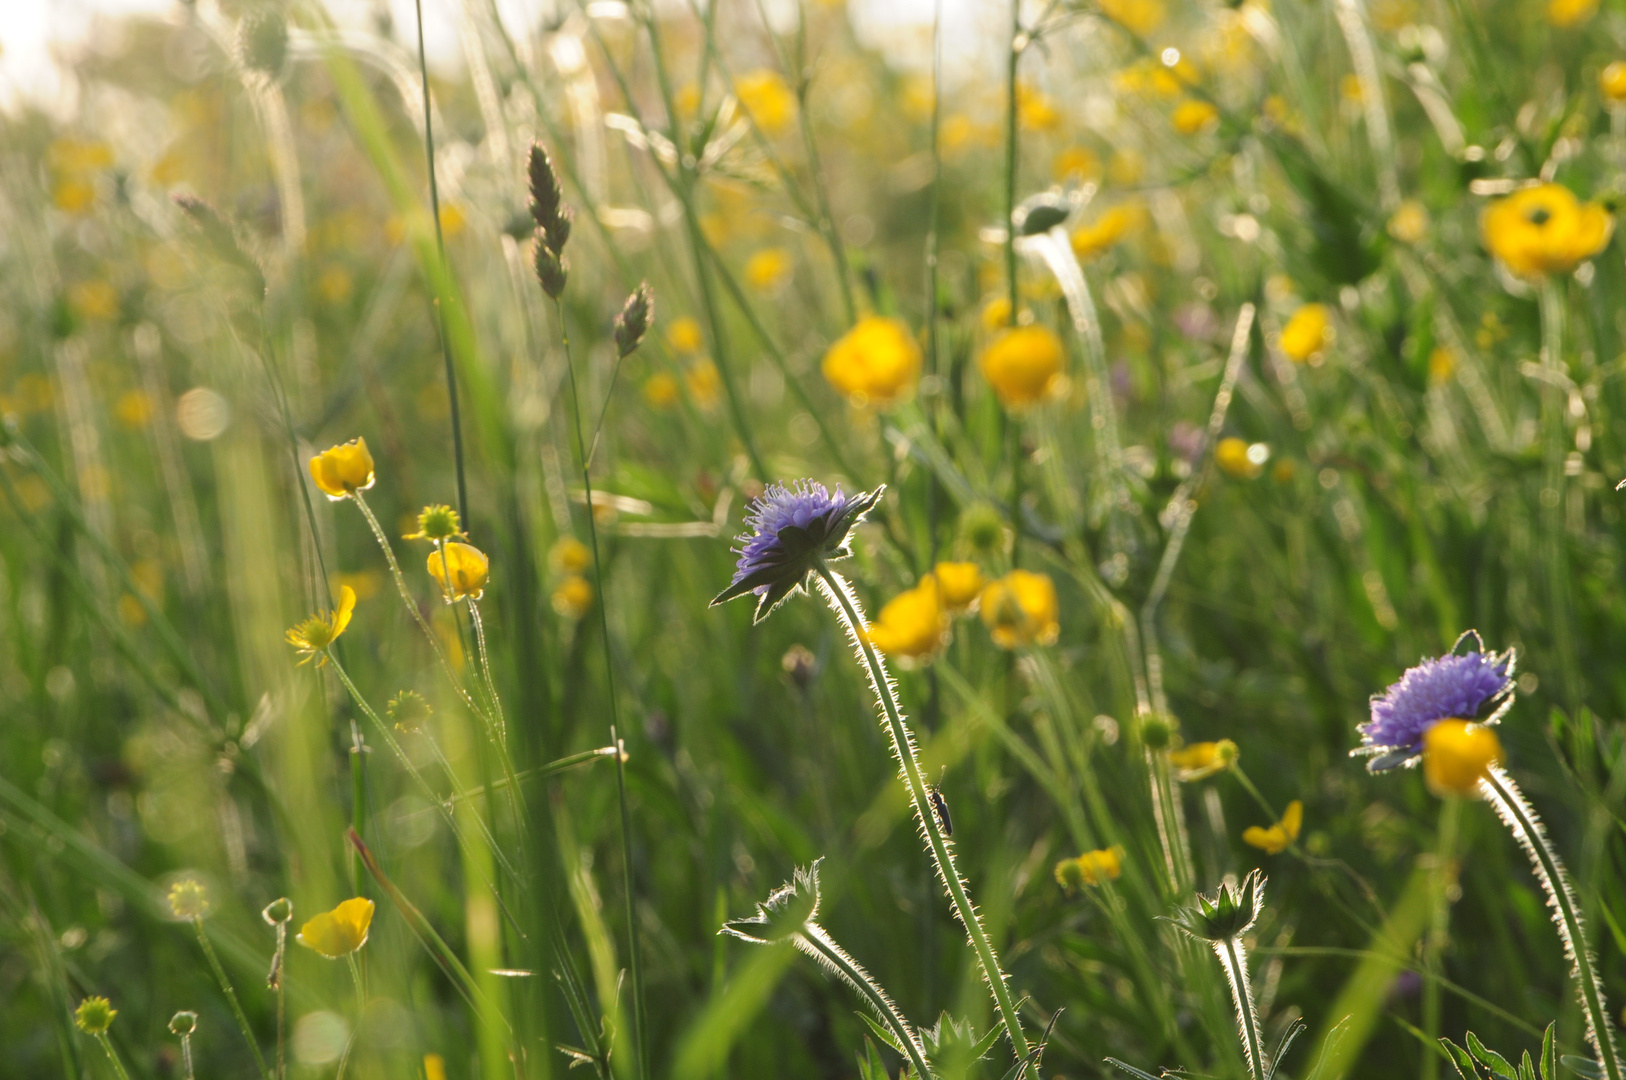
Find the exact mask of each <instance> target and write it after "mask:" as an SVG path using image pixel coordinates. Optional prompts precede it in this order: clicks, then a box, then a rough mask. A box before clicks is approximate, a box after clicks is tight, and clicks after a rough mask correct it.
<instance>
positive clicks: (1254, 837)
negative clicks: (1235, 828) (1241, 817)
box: [1242, 799, 1304, 855]
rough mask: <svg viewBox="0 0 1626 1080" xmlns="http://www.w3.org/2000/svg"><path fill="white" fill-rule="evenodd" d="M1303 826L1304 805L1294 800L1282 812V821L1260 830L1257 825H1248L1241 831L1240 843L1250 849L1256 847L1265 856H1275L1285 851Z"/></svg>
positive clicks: (1297, 836) (1296, 837)
mask: <svg viewBox="0 0 1626 1080" xmlns="http://www.w3.org/2000/svg"><path fill="white" fill-rule="evenodd" d="M1303 826H1304V804H1303V803H1301V802H1299V801H1298V800H1297V799H1294V800H1293V801H1292V802H1290V803H1288V804H1287V809H1286V810H1284V811H1282V820H1280V821H1278V822H1277V823H1276V824H1274V825H1272V826H1271V827H1270V828H1268V829H1261V828H1260V827H1259V826H1257V825H1250V826H1248V827H1247V828H1246V829H1244V830H1243V831H1242V842H1243V843H1244V844H1247V845H1249V846H1250V847H1256V848H1258V849H1259V850H1260V851H1263V852H1264V853H1265V854H1266V855H1277V854H1280V853H1281V852H1283V851H1286V850H1287V846H1288V845H1289V844H1291V843H1292V842H1293V841H1295V840H1297V839H1298V838H1299V829H1301V828H1302V827H1303Z"/></svg>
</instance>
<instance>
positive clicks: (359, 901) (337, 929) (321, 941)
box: [294, 896, 373, 960]
mask: <svg viewBox="0 0 1626 1080" xmlns="http://www.w3.org/2000/svg"><path fill="white" fill-rule="evenodd" d="M372 925H373V902H372V901H371V900H369V899H367V898H366V897H365V896H357V897H355V898H354V899H350V900H346V901H345V902H344V903H342V904H340V905H339V906H338V907H336V908H334V909H333V910H332V911H324V912H322V913H321V914H320V915H317V916H315V917H313V918H312V919H311V920H310V921H309V922H307V923H306V924H305V925H304V926H302V927H300V928H299V933H298V934H297V935H296V936H295V937H294V940H295V941H297V942H299V943H300V944H301V945H303V946H305V948H307V949H314V950H315V951H316V952H318V953H320V954H321V955H323V956H325V957H327V958H328V959H329V960H337V959H338V958H339V957H341V956H349V955H350V954H351V953H353V952H355V951H356V950H357V949H359V948H361V947H362V946H363V945H365V944H367V930H368V928H369V927H371V926H372Z"/></svg>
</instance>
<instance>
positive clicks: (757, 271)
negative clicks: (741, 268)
mask: <svg viewBox="0 0 1626 1080" xmlns="http://www.w3.org/2000/svg"><path fill="white" fill-rule="evenodd" d="M790 268H791V262H790V252H788V251H786V250H785V249H784V248H763V249H762V250H761V251H758V252H754V253H753V254H752V255H751V257H750V258H749V259H746V260H745V282H746V284H748V285H750V286H751V288H753V289H756V290H757V291H758V292H773V291H774V290H775V289H778V288H779V287H780V286H781V285H783V284H784V283H785V282H786V281H787V280H789V278H790Z"/></svg>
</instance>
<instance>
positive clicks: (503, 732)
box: [441, 553, 508, 747]
mask: <svg viewBox="0 0 1626 1080" xmlns="http://www.w3.org/2000/svg"><path fill="white" fill-rule="evenodd" d="M441 557H442V558H445V554H444V553H442V556H441ZM448 580H450V579H448ZM468 601H469V622H471V623H473V624H474V645H475V648H476V649H477V650H478V651H479V653H480V675H481V677H483V678H484V679H485V681H486V696H488V697H489V698H491V711H492V713H493V714H494V718H495V720H496V722H497V736H498V738H499V739H500V740H501V741H502V744H503V746H504V747H506V746H507V745H508V718H507V717H506V716H504V715H503V711H502V698H500V697H498V696H497V680H496V679H494V678H492V676H491V656H490V653H488V652H487V650H486V624H485V623H484V622H483V621H481V619H480V607H479V605H478V604H476V603H475V602H474V597H472V596H471V597H469V598H468Z"/></svg>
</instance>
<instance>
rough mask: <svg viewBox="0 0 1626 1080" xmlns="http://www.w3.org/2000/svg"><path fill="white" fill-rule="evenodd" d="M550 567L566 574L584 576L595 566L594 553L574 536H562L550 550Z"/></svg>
mask: <svg viewBox="0 0 1626 1080" xmlns="http://www.w3.org/2000/svg"><path fill="white" fill-rule="evenodd" d="M548 565H549V566H551V567H553V568H554V569H555V570H557V571H559V572H560V573H564V574H582V573H586V572H587V568H588V567H590V566H592V565H593V551H592V549H591V548H589V547H588V546H587V545H586V544H584V543H582V542H581V541H580V540H578V539H576V538H575V537H574V536H561V537H560V538H559V539H557V540H555V541H554V542H553V546H552V547H551V548H549V549H548Z"/></svg>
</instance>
